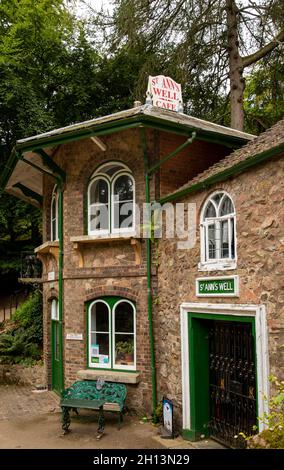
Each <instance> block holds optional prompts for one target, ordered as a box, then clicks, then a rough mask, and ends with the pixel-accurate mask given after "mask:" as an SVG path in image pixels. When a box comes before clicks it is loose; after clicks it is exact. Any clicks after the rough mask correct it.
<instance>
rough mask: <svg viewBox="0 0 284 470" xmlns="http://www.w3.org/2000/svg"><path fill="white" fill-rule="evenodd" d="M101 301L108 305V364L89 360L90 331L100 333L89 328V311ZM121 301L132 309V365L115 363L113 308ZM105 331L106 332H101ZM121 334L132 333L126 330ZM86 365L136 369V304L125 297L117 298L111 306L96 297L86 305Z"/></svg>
mask: <svg viewBox="0 0 284 470" xmlns="http://www.w3.org/2000/svg"><path fill="white" fill-rule="evenodd" d="M99 302H102V303H104V304H105V305H106V306H107V307H108V314H109V332H108V334H109V363H108V364H98V363H96V364H95V363H92V362H91V333H100V332H98V331H92V330H91V313H92V307H93V306H94V305H95V304H96V303H99ZM122 302H126V303H128V304H130V305H131V307H132V309H133V316H134V318H133V327H134V329H133V331H134V332H133V336H134V364H133V365H124V364H115V310H116V307H117V305H119V304H120V303H122ZM103 333H106V332H103ZM121 333H122V334H126V335H127V334H132V333H127V332H121ZM88 367H89V368H90V369H111V370H127V371H128V370H129V371H135V370H136V306H135V305H134V303H133V302H131V301H129V300H127V299H119V300H118V301H116V302H115V304H114V305H113V306H112V308H111V307H110V306H109V304H108V303H107V302H106V301H105V300H103V299H96V300H94V301H93V302H91V304H90V305H89V307H88Z"/></svg>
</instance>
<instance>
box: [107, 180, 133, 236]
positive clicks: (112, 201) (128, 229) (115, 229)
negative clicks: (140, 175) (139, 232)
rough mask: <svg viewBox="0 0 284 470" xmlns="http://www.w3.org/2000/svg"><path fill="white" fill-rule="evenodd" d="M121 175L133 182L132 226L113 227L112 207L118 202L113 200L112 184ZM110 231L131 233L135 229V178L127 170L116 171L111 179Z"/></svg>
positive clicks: (113, 184)
mask: <svg viewBox="0 0 284 470" xmlns="http://www.w3.org/2000/svg"><path fill="white" fill-rule="evenodd" d="M121 176H128V177H129V178H130V179H131V180H132V183H133V199H132V205H133V210H132V227H127V228H115V227H114V207H115V204H119V203H118V202H115V201H114V196H115V194H114V186H115V182H116V180H117V179H118V178H120V177H121ZM124 202H129V201H124ZM110 213H111V232H112V233H115V234H125V233H133V232H134V231H135V218H136V211H135V180H134V178H133V176H132V174H131V173H130V172H127V171H122V172H120V173H117V174H116V175H115V176H114V178H113V179H112V181H111V212H110Z"/></svg>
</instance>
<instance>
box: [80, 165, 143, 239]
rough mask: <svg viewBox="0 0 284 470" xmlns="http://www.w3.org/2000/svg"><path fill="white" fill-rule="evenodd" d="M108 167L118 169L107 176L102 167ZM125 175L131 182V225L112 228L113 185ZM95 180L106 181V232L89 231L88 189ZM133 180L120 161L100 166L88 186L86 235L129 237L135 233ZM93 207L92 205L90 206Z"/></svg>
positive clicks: (89, 205)
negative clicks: (107, 211) (113, 166)
mask: <svg viewBox="0 0 284 470" xmlns="http://www.w3.org/2000/svg"><path fill="white" fill-rule="evenodd" d="M108 165H117V166H119V167H120V168H119V169H118V170H117V171H116V172H115V173H114V175H112V176H109V175H108V174H107V173H104V171H103V170H104V167H106V166H108ZM123 175H127V176H129V177H130V178H131V180H132V182H133V225H132V227H129V228H115V227H114V216H113V214H114V204H115V203H114V184H115V181H116V180H117V178H119V177H120V176H123ZM97 179H103V180H105V181H107V183H108V189H109V195H108V208H109V228H108V230H105V229H97V230H91V229H90V225H91V223H90V216H91V210H90V209H91V204H90V188H91V186H92V184H93V183H94V182H95V181H96V180H97ZM135 189H136V186H135V179H134V177H133V175H132V173H131V171H130V170H129V168H128V167H127V166H126V165H125V164H124V163H122V162H120V161H110V162H106V163H104V164H103V165H101V166H100V167H99V168H97V170H96V171H95V172H94V173H93V175H92V177H91V180H90V182H89V185H88V197H87V199H88V202H87V203H88V235H95V236H103V237H104V236H110V235H112V234H114V235H115V236H119V235H121V236H124V235H130V234H134V233H135V226H136V210H135V201H136V199H135ZM92 205H93V204H92Z"/></svg>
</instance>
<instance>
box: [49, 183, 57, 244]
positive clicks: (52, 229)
mask: <svg viewBox="0 0 284 470" xmlns="http://www.w3.org/2000/svg"><path fill="white" fill-rule="evenodd" d="M50 223H51V224H50V225H51V226H50V234H51V236H50V239H51V241H52V242H53V241H56V240H58V191H57V186H54V188H53V191H52V197H51V208H50Z"/></svg>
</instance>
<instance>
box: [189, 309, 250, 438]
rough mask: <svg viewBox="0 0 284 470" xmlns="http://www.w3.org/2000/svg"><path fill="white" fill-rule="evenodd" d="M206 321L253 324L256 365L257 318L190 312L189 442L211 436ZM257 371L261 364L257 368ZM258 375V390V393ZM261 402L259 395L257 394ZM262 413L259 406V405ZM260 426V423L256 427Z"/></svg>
mask: <svg viewBox="0 0 284 470" xmlns="http://www.w3.org/2000/svg"><path fill="white" fill-rule="evenodd" d="M206 320H207V321H208V320H219V321H229V322H238V323H250V324H251V325H252V336H253V338H254V355H255V364H256V332H255V318H254V317H252V316H238V315H234V316H233V315H224V314H218V313H193V312H188V338H189V364H188V367H189V393H190V421H191V426H190V429H184V430H183V437H184V438H185V439H188V440H191V441H196V440H198V439H200V438H201V436H202V435H203V436H204V437H207V436H208V427H207V425H208V422H209V346H208V336H207V331H208V327H207V325H206ZM256 371H257V364H256ZM257 388H258V386H257V372H256V390H257ZM256 401H257V394H256ZM257 410H258V402H257ZM256 424H257V423H256Z"/></svg>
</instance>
